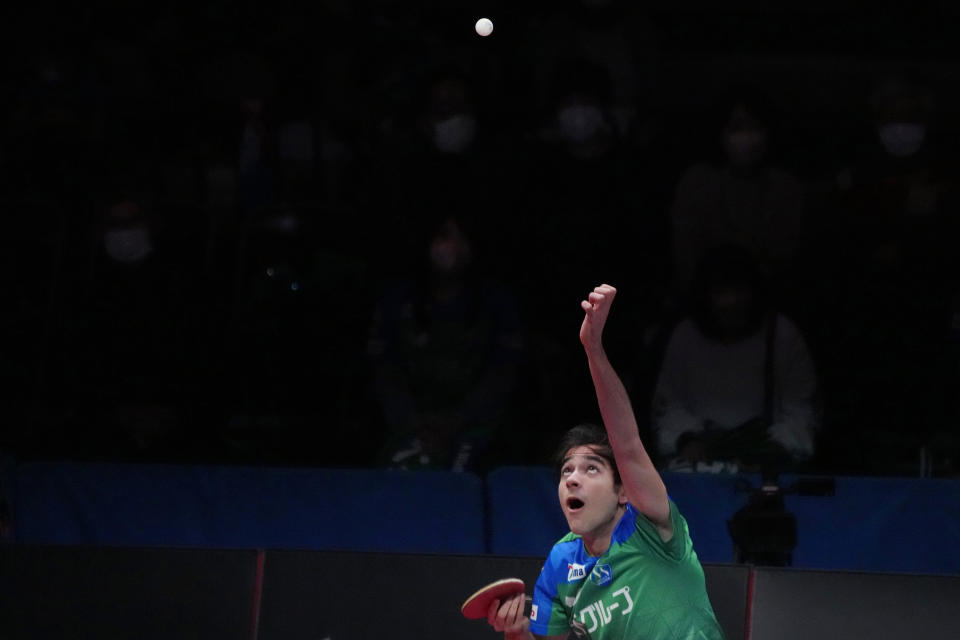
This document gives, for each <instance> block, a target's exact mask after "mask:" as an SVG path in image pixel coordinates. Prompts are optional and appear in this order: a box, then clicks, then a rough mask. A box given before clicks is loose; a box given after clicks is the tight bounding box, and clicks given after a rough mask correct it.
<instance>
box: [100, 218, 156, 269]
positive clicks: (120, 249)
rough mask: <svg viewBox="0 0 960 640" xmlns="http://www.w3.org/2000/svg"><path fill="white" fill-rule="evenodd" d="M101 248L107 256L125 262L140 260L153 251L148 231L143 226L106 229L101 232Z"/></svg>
mask: <svg viewBox="0 0 960 640" xmlns="http://www.w3.org/2000/svg"><path fill="white" fill-rule="evenodd" d="M103 248H104V249H105V250H106V252H107V255H108V256H110V257H111V258H113V259H114V260H116V261H117V262H123V263H126V264H130V263H133V262H140V261H141V260H143V259H144V258H146V257H147V256H148V255H150V254H151V253H152V252H153V244H152V243H151V242H150V232H149V231H147V230H146V229H145V228H144V227H134V228H133V229H112V230H110V231H107V232H106V233H104V234H103Z"/></svg>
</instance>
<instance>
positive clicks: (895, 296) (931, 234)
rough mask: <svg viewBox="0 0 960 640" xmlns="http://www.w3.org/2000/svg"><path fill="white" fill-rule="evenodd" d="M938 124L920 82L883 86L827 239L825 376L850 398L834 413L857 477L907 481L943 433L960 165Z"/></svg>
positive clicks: (844, 179) (909, 80) (897, 80)
mask: <svg viewBox="0 0 960 640" xmlns="http://www.w3.org/2000/svg"><path fill="white" fill-rule="evenodd" d="M935 116H936V110H935V103H934V100H933V96H932V93H931V92H930V91H929V90H928V89H927V88H926V87H925V86H923V84H922V83H921V82H919V81H918V80H917V79H915V78H890V79H886V80H884V81H883V82H881V83H880V84H879V86H878V87H877V89H876V90H875V92H874V94H873V96H872V100H871V104H870V112H869V114H865V117H864V118H863V119H864V121H865V123H864V124H865V125H866V127H865V128H867V130H868V133H869V137H868V138H867V139H866V140H865V141H864V142H863V144H861V145H860V146H859V147H858V149H859V151H860V153H859V154H858V156H857V157H856V158H855V159H854V161H853V162H852V163H851V165H850V166H849V168H848V169H847V170H845V171H844V172H842V174H841V181H840V190H839V195H840V198H839V202H840V209H839V215H838V216H837V218H838V220H839V222H838V223H836V224H835V226H834V228H833V229H832V230H831V231H832V233H831V235H830V239H829V240H824V242H832V244H833V251H832V254H833V256H834V260H833V261H832V264H833V273H832V274H830V275H831V276H832V277H830V278H829V279H826V280H825V282H826V283H827V284H828V285H829V290H828V292H825V293H829V291H830V290H832V293H833V296H832V297H833V300H834V303H833V305H832V306H833V307H834V310H835V311H836V312H837V313H839V315H840V317H842V318H843V319H844V321H843V323H842V325H841V327H840V328H839V329H836V328H834V330H833V331H831V333H830V335H829V337H830V338H831V339H832V340H833V342H832V343H831V344H829V345H828V347H829V348H828V349H827V351H828V352H830V353H833V354H835V356H834V357H835V358H836V362H835V363H831V367H830V370H831V371H833V372H835V373H834V376H835V377H836V378H837V380H836V384H837V385H841V384H842V385H843V386H844V387H845V388H848V389H850V390H851V393H848V394H845V396H844V398H845V399H846V401H845V403H844V406H841V407H838V408H837V409H838V410H839V411H841V412H843V413H844V414H845V415H848V416H849V420H848V422H849V426H848V429H849V430H850V433H849V434H848V437H849V439H850V443H851V444H850V445H848V447H849V448H854V447H856V448H857V449H859V450H861V451H863V452H864V455H865V457H866V458H867V459H866V460H864V461H863V462H864V465H865V466H864V467H862V468H861V469H860V470H861V471H864V470H869V471H871V472H883V471H898V470H899V471H906V470H908V469H909V470H910V471H911V472H912V471H913V470H914V469H915V465H916V460H917V456H918V455H919V447H920V446H922V445H923V444H924V441H925V440H927V439H929V438H931V437H932V436H934V435H935V434H936V433H938V432H944V431H946V430H949V429H950V427H949V425H950V424H951V420H950V410H951V409H950V403H951V398H952V397H953V395H955V394H954V393H953V391H952V390H951V389H950V388H949V386H948V385H949V383H948V380H949V376H950V367H951V364H950V363H949V356H948V355H947V354H948V353H949V344H950V340H951V336H950V332H951V322H952V317H953V313H954V306H953V305H954V300H955V296H956V294H957V270H958V262H957V257H956V256H957V253H956V244H957V240H958V227H957V222H956V219H955V216H954V212H955V211H956V209H957V191H956V186H955V185H956V181H957V167H956V163H955V161H954V160H953V159H952V157H951V153H952V152H951V150H950V149H949V142H948V141H947V140H946V139H945V135H944V132H943V130H942V129H941V128H940V127H939V126H938V123H937V119H936V117H935ZM863 443H869V444H870V446H869V447H866V448H864V447H863Z"/></svg>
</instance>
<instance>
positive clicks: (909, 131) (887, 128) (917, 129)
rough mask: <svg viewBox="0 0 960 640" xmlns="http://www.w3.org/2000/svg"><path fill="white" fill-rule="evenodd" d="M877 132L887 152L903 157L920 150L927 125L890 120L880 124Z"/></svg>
mask: <svg viewBox="0 0 960 640" xmlns="http://www.w3.org/2000/svg"><path fill="white" fill-rule="evenodd" d="M877 133H879V135H880V143H881V144H882V145H883V148H884V149H886V150H887V153H889V154H890V155H893V156H896V157H898V158H905V157H907V156H912V155H913V154H915V153H916V152H917V151H919V150H920V147H921V146H922V145H923V141H924V139H926V137H927V127H926V126H925V125H922V124H919V123H915V122H891V123H888V124H883V125H880V127H879V128H878V130H877Z"/></svg>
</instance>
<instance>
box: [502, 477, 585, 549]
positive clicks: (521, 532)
mask: <svg viewBox="0 0 960 640" xmlns="http://www.w3.org/2000/svg"><path fill="white" fill-rule="evenodd" d="M487 500H488V504H487V514H488V518H489V523H488V524H489V527H490V552H491V553H493V554H495V555H505V556H538V557H541V558H542V557H544V556H546V554H547V552H548V551H549V550H550V547H552V546H553V543H555V542H556V541H557V540H559V539H560V538H561V537H563V536H564V535H566V534H567V532H568V531H569V530H570V529H569V528H568V527H567V521H566V519H565V518H564V517H563V513H562V512H561V511H560V499H559V498H558V497H557V476H556V473H554V471H553V468H551V467H500V468H499V469H494V470H493V471H491V472H490V473H489V474H487Z"/></svg>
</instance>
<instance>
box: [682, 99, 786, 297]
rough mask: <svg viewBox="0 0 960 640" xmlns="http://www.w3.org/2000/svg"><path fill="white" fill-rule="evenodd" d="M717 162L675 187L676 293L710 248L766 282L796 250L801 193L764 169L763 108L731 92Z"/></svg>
mask: <svg viewBox="0 0 960 640" xmlns="http://www.w3.org/2000/svg"><path fill="white" fill-rule="evenodd" d="M723 114H724V115H723V117H724V118H725V121H724V122H723V124H722V129H721V131H719V133H720V134H721V140H722V146H723V160H722V163H721V164H720V165H719V166H709V165H703V164H698V165H694V166H692V167H690V168H689V169H688V170H687V172H686V173H685V174H684V175H683V177H682V178H681V179H680V181H679V183H678V185H677V192H676V196H675V199H674V203H673V207H672V211H671V218H672V224H673V234H674V256H675V257H674V259H675V270H676V273H675V276H676V292H677V293H680V292H682V291H685V290H686V288H687V286H688V285H689V283H690V279H691V276H692V273H693V270H694V268H695V266H696V265H697V264H698V262H699V260H700V259H701V257H702V256H703V255H704V253H705V252H706V251H708V250H710V249H711V248H712V247H716V246H721V245H736V246H740V247H744V248H746V249H748V250H750V251H751V252H753V253H754V255H756V257H757V259H758V260H759V266H760V268H761V269H762V270H763V271H764V273H765V274H766V275H767V276H768V277H774V278H779V277H781V276H782V275H783V274H784V272H785V271H787V267H788V266H789V264H790V262H791V260H792V259H793V258H794V257H795V256H796V254H797V252H798V251H799V249H800V243H801V239H802V233H803V226H804V219H803V189H802V187H801V184H800V182H799V180H798V179H797V178H795V177H794V176H793V175H791V174H789V173H787V172H785V171H783V170H781V169H778V168H775V167H774V166H772V165H771V164H770V162H769V154H768V147H769V146H770V143H771V139H770V138H771V134H772V132H773V127H774V125H775V124H776V123H775V120H774V118H773V116H772V114H771V113H770V109H769V108H768V107H767V106H766V104H765V101H764V100H763V99H762V98H761V97H759V96H757V95H755V93H754V92H752V91H750V90H747V89H735V90H734V91H732V94H731V98H730V99H729V100H728V101H727V106H726V107H725V109H724V110H723Z"/></svg>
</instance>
